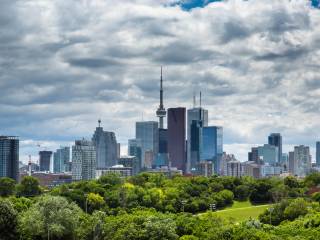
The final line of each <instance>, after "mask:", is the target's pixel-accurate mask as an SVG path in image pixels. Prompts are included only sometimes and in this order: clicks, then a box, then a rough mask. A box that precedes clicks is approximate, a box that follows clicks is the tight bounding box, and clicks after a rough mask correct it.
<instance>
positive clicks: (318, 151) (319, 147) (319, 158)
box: [316, 142, 320, 167]
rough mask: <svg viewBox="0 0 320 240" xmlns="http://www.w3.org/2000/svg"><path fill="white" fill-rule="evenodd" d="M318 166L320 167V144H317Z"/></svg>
mask: <svg viewBox="0 0 320 240" xmlns="http://www.w3.org/2000/svg"><path fill="white" fill-rule="evenodd" d="M316 164H317V167H320V142H317V143H316Z"/></svg>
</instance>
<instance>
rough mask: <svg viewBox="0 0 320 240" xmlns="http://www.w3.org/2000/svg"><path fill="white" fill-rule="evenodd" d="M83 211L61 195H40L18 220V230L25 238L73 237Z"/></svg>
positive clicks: (66, 238)
mask: <svg viewBox="0 0 320 240" xmlns="http://www.w3.org/2000/svg"><path fill="white" fill-rule="evenodd" d="M81 214H83V212H82V211H81V209H80V208H79V207H78V206H77V205H76V204H75V203H69V202H68V201H67V200H66V199H65V198H63V197H56V196H50V195H48V196H41V197H40V198H38V199H37V201H36V203H35V204H33V205H32V206H31V207H30V208H29V209H28V210H27V211H25V212H23V213H22V214H21V216H20V220H19V230H20V232H21V233H22V235H23V236H24V238H26V239H39V238H42V239H60V240H69V239H73V238H74V237H75V235H76V234H75V232H76V231H75V229H76V226H78V225H79V219H80V216H81Z"/></svg>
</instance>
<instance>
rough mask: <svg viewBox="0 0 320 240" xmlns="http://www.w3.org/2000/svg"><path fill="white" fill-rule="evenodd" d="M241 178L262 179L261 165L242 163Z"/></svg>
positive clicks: (250, 162) (249, 162) (248, 162)
mask: <svg viewBox="0 0 320 240" xmlns="http://www.w3.org/2000/svg"><path fill="white" fill-rule="evenodd" d="M241 176H249V177H253V178H260V177H261V165H259V164H257V163H255V162H254V161H247V162H243V163H241Z"/></svg>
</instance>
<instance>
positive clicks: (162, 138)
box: [153, 128, 168, 167]
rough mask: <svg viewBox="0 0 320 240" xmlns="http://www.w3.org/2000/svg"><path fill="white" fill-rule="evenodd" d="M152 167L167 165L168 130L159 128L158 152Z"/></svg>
mask: <svg viewBox="0 0 320 240" xmlns="http://www.w3.org/2000/svg"><path fill="white" fill-rule="evenodd" d="M153 165H154V167H161V166H167V165H168V130H167V129H163V128H159V150H158V155H157V158H156V161H155V163H154V164H153Z"/></svg>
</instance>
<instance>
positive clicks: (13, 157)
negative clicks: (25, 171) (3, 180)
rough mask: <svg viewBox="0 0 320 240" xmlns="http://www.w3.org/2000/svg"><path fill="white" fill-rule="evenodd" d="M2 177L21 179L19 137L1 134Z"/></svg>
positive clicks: (0, 167)
mask: <svg viewBox="0 0 320 240" xmlns="http://www.w3.org/2000/svg"><path fill="white" fill-rule="evenodd" d="M0 177H9V178H12V179H14V180H16V181H17V182H18V181H19V139H18V138H17V137H12V136H0Z"/></svg>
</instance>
